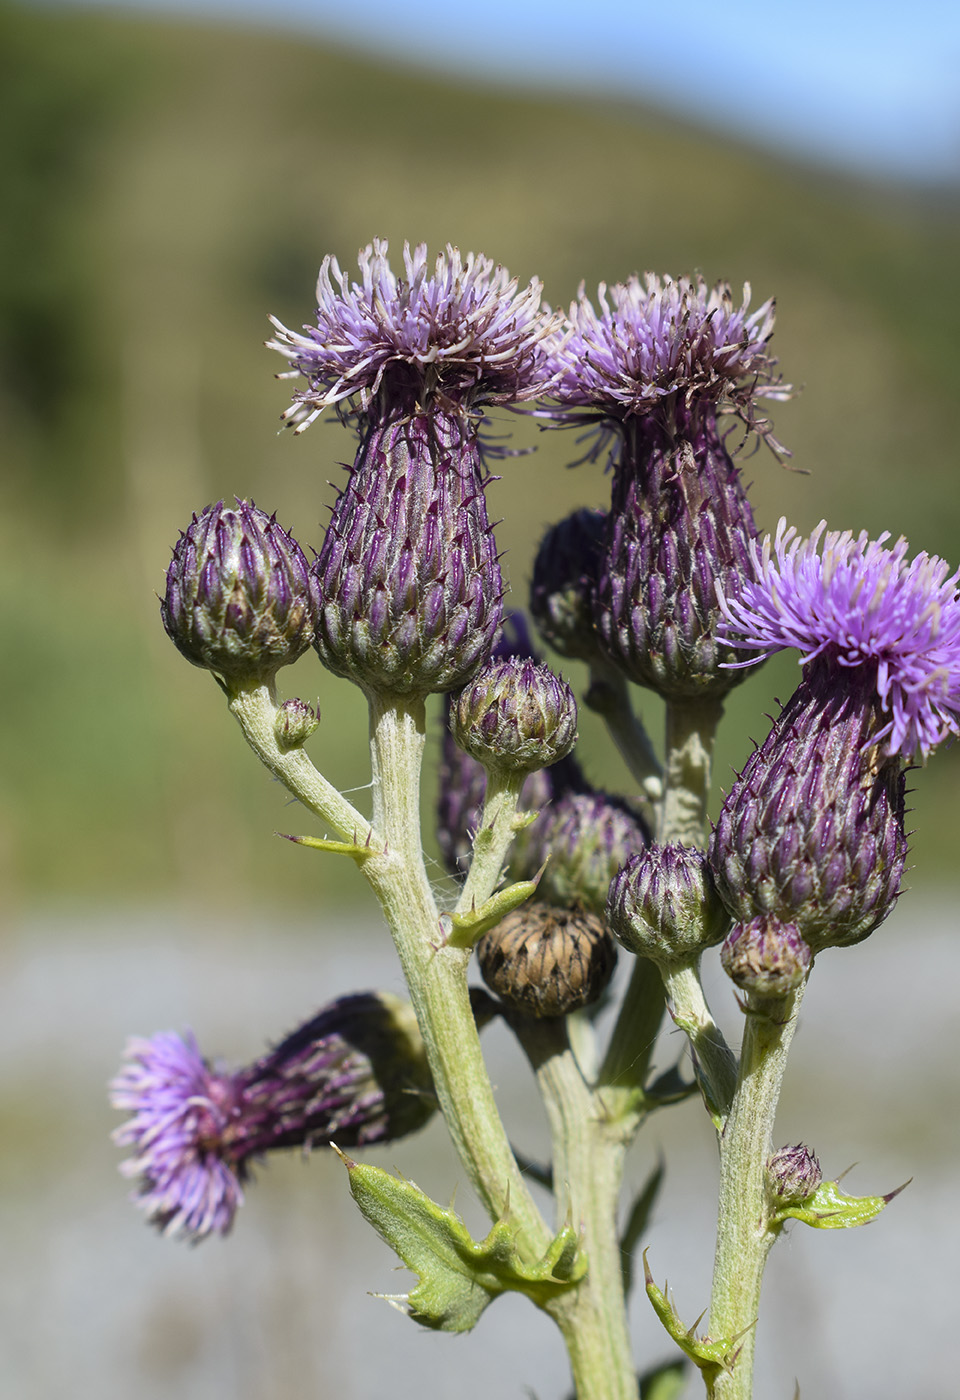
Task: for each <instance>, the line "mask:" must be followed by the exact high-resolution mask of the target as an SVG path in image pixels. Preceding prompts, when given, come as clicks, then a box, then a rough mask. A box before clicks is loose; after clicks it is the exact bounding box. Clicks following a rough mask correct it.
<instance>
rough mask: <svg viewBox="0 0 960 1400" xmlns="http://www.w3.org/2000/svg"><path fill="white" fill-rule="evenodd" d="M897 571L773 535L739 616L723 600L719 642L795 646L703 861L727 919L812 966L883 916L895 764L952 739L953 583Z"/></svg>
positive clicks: (890, 878) (956, 624) (889, 894)
mask: <svg viewBox="0 0 960 1400" xmlns="http://www.w3.org/2000/svg"><path fill="white" fill-rule="evenodd" d="M884 538H885V537H884ZM821 541H822V550H823V552H822V555H821V553H820V552H819V550H820V546H821ZM774 553H775V555H776V562H774V559H773V554H774ZM905 556H906V545H905V544H904V543H903V542H902V541H901V542H900V543H899V544H898V545H897V546H896V547H895V548H894V549H890V550H888V549H884V548H883V538H881V539H880V540H877V541H873V542H871V541H869V540H867V538H866V536H865V535H861V536H859V537H856V538H854V537H853V536H851V535H850V534H847V533H843V534H840V533H835V532H828V533H826V534H824V529H823V527H822V526H821V527H820V528H819V529H818V530H817V531H816V532H815V534H814V535H813V536H812V537H811V539H810V540H809V541H807V542H803V541H800V540H798V539H796V537H795V535H794V532H792V531H788V530H786V528H785V526H784V524H783V523H782V522H781V526H780V528H779V530H778V532H777V537H776V541H775V542H773V544H771V541H769V540H767V542H766V543H765V544H764V547H763V549H762V551H761V550H756V549H755V550H754V551H753V567H752V569H751V578H750V579H749V580H748V582H747V583H746V584H745V585H744V588H743V591H742V593H741V595H740V597H741V598H742V601H740V602H734V601H733V600H731V599H728V598H724V599H723V600H722V605H723V608H724V613H725V616H726V619H727V622H726V624H725V629H726V633H727V636H728V637H729V638H730V640H731V641H732V642H735V643H736V644H737V645H739V646H741V647H748V648H751V649H752V648H756V649H758V650H760V649H762V650H763V651H764V652H770V651H774V650H777V649H779V648H781V647H784V646H791V645H795V646H799V648H800V649H801V651H802V653H803V656H804V672H803V679H802V681H801V682H800V685H799V687H798V688H797V690H796V692H795V693H794V695H793V696H792V697H791V698H790V700H789V701H788V702H787V704H786V705H785V706H784V708H783V710H782V711H781V713H780V715H779V717H778V718H777V719H776V720H775V721H774V724H773V727H772V728H771V730H770V733H769V734H768V736H767V738H766V739H765V740H764V742H763V744H762V745H761V746H760V748H759V749H757V750H755V752H754V753H753V754H752V755H751V757H750V758H749V759H748V760H747V763H746V764H745V766H744V769H743V771H742V773H741V774H740V776H739V778H738V780H737V782H736V783H735V784H734V786H733V788H732V790H731V792H730V794H729V796H728V797H727V799H726V801H725V803H724V805H723V809H722V811H721V814H720V817H719V819H718V822H717V825H716V829H715V831H714V835H713V840H712V843H711V862H712V864H713V868H714V872H715V874H716V876H717V882H718V885H719V887H720V891H721V894H722V895H723V898H724V901H725V902H726V903H727V905H728V907H729V908H730V910H731V912H732V913H733V914H734V917H735V918H737V919H738V920H741V921H747V920H749V919H751V918H752V917H754V916H755V915H759V914H769V915H772V916H773V917H775V918H777V919H779V920H781V921H782V922H787V923H790V922H792V923H795V924H797V926H798V927H799V929H800V932H801V933H802V935H803V937H804V938H805V939H806V941H807V942H808V943H809V944H810V945H811V947H812V948H813V949H814V951H818V950H819V949H820V948H823V947H829V946H832V945H836V944H848V943H856V942H858V941H859V940H860V939H861V938H865V937H866V936H867V934H869V933H871V932H872V931H873V929H875V928H876V927H877V926H878V925H879V924H880V923H882V922H883V920H884V919H885V918H886V916H887V915H888V914H889V913H890V911H891V909H892V908H893V906H894V904H895V903H896V898H897V895H898V893H899V889H900V878H901V876H902V873H903V867H904V862H905V859H906V851H907V842H906V835H905V832H904V825H903V822H904V774H903V765H904V761H905V760H907V759H909V758H910V756H912V755H913V754H914V753H915V752H916V751H917V750H919V751H920V752H921V753H923V754H926V753H928V752H930V750H931V749H932V748H933V746H934V745H935V744H936V743H937V742H938V741H939V740H940V739H942V738H943V737H944V736H945V735H946V734H948V733H950V732H955V731H956V730H957V727H958V715H960V602H958V599H957V581H958V579H957V575H955V574H954V575H950V576H949V577H948V570H947V566H946V565H945V564H944V563H943V562H942V561H941V560H939V559H936V558H928V557H927V556H926V555H919V556H918V557H917V558H916V559H915V560H914V561H913V563H912V564H907V563H906V557H905Z"/></svg>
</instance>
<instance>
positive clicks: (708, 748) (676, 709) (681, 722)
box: [657, 699, 723, 849]
mask: <svg viewBox="0 0 960 1400" xmlns="http://www.w3.org/2000/svg"><path fill="white" fill-rule="evenodd" d="M722 716H723V702H722V701H721V700H709V699H707V700H694V699H683V700H668V701H667V745H666V747H667V767H666V788H665V792H664V797H663V805H662V807H661V809H660V830H659V831H658V833H657V835H658V839H659V840H660V842H661V843H662V844H663V845H667V844H668V843H670V842H677V843H680V844H682V845H685V846H698V847H700V848H701V849H702V848H703V847H704V846H705V845H706V841H707V802H708V800H709V797H710V768H711V764H712V761H713V745H714V740H715V738H716V733H717V725H718V724H719V723H720V720H721V718H722Z"/></svg>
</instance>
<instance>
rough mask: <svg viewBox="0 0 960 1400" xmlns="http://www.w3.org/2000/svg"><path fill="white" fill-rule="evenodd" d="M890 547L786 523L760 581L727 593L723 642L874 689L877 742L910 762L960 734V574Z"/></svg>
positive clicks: (763, 550) (771, 544)
mask: <svg viewBox="0 0 960 1400" xmlns="http://www.w3.org/2000/svg"><path fill="white" fill-rule="evenodd" d="M888 539H889V535H887V534H883V535H881V536H880V537H879V539H876V540H870V539H868V538H867V535H866V532H861V533H860V534H859V535H853V534H852V533H851V532H850V531H849V530H844V531H839V530H827V527H826V522H825V521H821V522H820V524H819V525H818V526H817V528H816V529H815V530H814V532H813V534H812V535H811V536H810V538H809V539H806V540H804V539H802V538H801V537H800V536H799V535H798V533H797V531H796V530H794V529H793V528H792V527H791V528H788V527H787V524H786V521H784V520H782V519H781V521H780V523H779V525H778V526H777V532H776V536H775V538H774V539H772V540H771V538H770V537H769V536H768V537H767V538H766V539H765V540H764V541H763V544H762V546H758V545H757V543H756V542H752V543H751V546H750V555H751V564H752V570H753V577H752V578H749V577H748V578H747V579H745V580H744V581H743V583H742V586H741V587H740V590H739V594H738V596H737V597H725V596H724V593H723V590H722V588H718V596H719V603H720V607H721V610H722V612H723V615H724V619H725V623H724V624H723V625H722V634H723V639H724V640H725V641H726V642H727V643H728V644H730V645H732V646H737V647H742V648H750V649H752V650H756V651H759V652H761V653H762V654H761V656H759V657H757V658H755V659H756V660H762V659H764V658H765V657H767V656H769V655H770V654H771V653H772V652H775V651H780V650H783V649H784V648H786V647H796V648H797V649H798V651H799V652H800V654H801V664H802V665H804V666H806V665H808V664H809V663H810V662H812V661H814V660H815V659H817V658H822V661H821V665H826V666H827V667H828V668H829V669H830V670H831V671H832V673H833V675H834V676H835V678H836V680H837V681H838V682H840V681H841V678H842V677H843V676H844V672H845V671H846V672H847V673H848V675H849V676H850V679H851V680H852V674H851V673H853V672H857V673H859V675H860V677H864V676H866V677H867V678H869V679H870V680H872V684H873V688H874V691H875V693H876V696H877V699H878V702H879V711H880V714H879V716H878V718H879V724H878V726H877V727H876V728H875V729H874V730H873V731H872V732H871V735H870V743H873V744H879V743H881V742H882V743H883V746H884V752H885V753H886V754H887V755H888V756H890V757H893V756H894V755H901V756H902V757H904V758H909V757H911V756H912V755H913V754H914V753H915V752H917V751H918V750H919V751H920V752H921V753H922V754H924V755H926V754H928V753H929V752H930V751H931V749H933V748H934V747H935V746H936V745H937V744H938V743H940V741H941V740H942V739H944V738H945V737H946V735H947V734H951V733H952V734H955V733H957V731H958V729H960V598H958V585H960V571H957V572H955V573H952V574H951V573H950V570H949V565H947V564H946V563H944V561H943V560H942V559H938V558H937V556H936V555H928V554H918V555H917V556H916V558H914V559H913V560H912V561H909V562H908V560H907V557H906V556H907V542H906V540H904V539H902V538H901V539H899V540H898V541H897V543H896V544H895V545H893V546H892V547H891V548H886V547H885V543H886V541H887V540H888ZM740 664H741V665H750V664H752V663H751V661H746V662H742V663H740ZM844 684H845V683H844Z"/></svg>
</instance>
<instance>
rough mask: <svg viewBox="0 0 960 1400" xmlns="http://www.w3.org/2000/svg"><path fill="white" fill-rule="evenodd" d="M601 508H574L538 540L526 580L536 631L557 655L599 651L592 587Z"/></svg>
mask: <svg viewBox="0 0 960 1400" xmlns="http://www.w3.org/2000/svg"><path fill="white" fill-rule="evenodd" d="M605 525H606V516H605V515H604V513H603V511H599V510H590V509H587V508H584V509H583V510H577V511H574V513H573V514H572V515H568V516H567V518H566V519H565V520H561V521H560V523H559V524H558V525H553V526H551V528H550V529H549V530H548V531H547V533H546V534H545V535H544V537H543V539H542V540H541V541H540V548H539V549H538V550H537V557H536V559H535V560H534V565H533V582H532V583H531V585H530V613H531V616H532V617H533V620H534V622H535V623H536V624H537V629H538V631H539V632H540V635H541V636H542V637H543V639H544V641H545V642H546V643H547V644H548V646H551V647H553V649H554V651H557V652H559V653H560V655H561V656H569V657H572V658H575V659H578V660H582V661H592V660H593V659H594V658H596V657H597V656H598V655H599V642H598V639H597V633H596V628H595V627H594V623H593V592H594V589H595V587H596V582H597V575H598V573H599V568H600V554H601V548H602V545H603V539H604V534H605Z"/></svg>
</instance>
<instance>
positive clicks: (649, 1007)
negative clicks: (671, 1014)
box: [597, 958, 664, 1136]
mask: <svg viewBox="0 0 960 1400" xmlns="http://www.w3.org/2000/svg"><path fill="white" fill-rule="evenodd" d="M663 1007H664V996H663V982H662V980H661V978H660V974H659V972H658V971H657V969H656V968H655V967H654V965H653V963H652V962H650V960H649V959H648V958H637V959H636V961H635V963H634V967H633V972H632V973H631V975H630V981H629V983H628V985H627V991H626V994H625V996H624V999H623V1005H622V1007H621V1010H620V1014H619V1015H618V1017H617V1022H616V1025H615V1026H614V1028H613V1034H612V1035H611V1037H610V1043H609V1045H608V1046H607V1053H606V1055H605V1056H604V1058H603V1064H602V1065H601V1067H600V1074H599V1076H598V1079H597V1085H598V1093H600V1094H602V1096H603V1102H604V1104H605V1105H606V1108H607V1111H608V1113H609V1114H610V1116H611V1118H617V1119H625V1118H630V1119H632V1130H631V1136H632V1133H633V1132H635V1131H636V1129H637V1128H638V1127H639V1125H640V1120H641V1118H642V1117H643V1112H644V1105H643V1096H642V1092H641V1091H642V1089H643V1086H644V1084H645V1083H646V1081H647V1077H648V1075H649V1073H650V1061H651V1060H652V1058H653V1047H654V1045H655V1044H656V1040H657V1032H658V1031H659V1030H660V1022H661V1021H662V1020H663ZM624 1126H626V1123H624Z"/></svg>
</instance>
